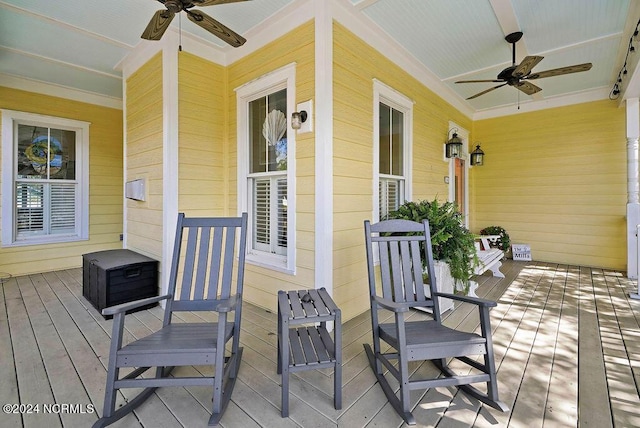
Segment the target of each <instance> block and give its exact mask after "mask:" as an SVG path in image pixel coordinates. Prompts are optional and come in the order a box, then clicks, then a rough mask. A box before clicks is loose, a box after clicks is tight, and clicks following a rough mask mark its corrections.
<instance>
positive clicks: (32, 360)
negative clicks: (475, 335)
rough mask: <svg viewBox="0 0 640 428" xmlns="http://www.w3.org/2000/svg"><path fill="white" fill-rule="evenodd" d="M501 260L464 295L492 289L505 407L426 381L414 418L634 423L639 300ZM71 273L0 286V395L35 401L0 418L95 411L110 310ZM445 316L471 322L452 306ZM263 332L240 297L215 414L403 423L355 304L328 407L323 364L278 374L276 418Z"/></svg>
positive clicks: (144, 419)
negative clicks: (339, 388) (336, 393)
mask: <svg viewBox="0 0 640 428" xmlns="http://www.w3.org/2000/svg"><path fill="white" fill-rule="evenodd" d="M503 270H504V272H505V274H506V278H505V279H503V280H499V279H497V278H493V277H489V276H482V277H480V278H479V282H480V287H479V289H478V295H479V296H481V297H487V298H490V299H494V300H498V301H499V305H498V307H497V308H494V309H493V310H492V312H491V318H492V327H493V328H494V343H495V351H496V358H497V364H498V367H499V369H498V379H499V387H500V395H501V399H502V400H503V401H505V402H506V403H507V404H508V405H509V407H510V408H511V411H510V412H508V413H499V412H496V411H494V410H493V409H489V408H487V407H485V406H481V405H480V404H479V403H478V402H477V401H475V400H473V399H470V398H469V397H467V396H465V395H464V394H463V393H459V392H457V390H456V389H455V388H439V389H437V390H429V391H428V392H426V393H418V392H416V395H415V396H414V397H413V398H414V400H415V404H416V407H415V410H414V414H415V416H416V419H417V421H418V426H438V427H467V426H469V427H471V426H478V427H487V426H492V427H508V426H509V427H511V426H512V427H521V426H527V427H538V426H547V427H573V426H589V427H598V428H603V427H610V426H615V427H638V426H640V398H639V394H638V385H639V384H640V328H639V322H640V302H638V301H634V300H629V298H628V292H629V291H633V290H634V289H635V283H634V282H631V281H629V280H627V279H626V278H625V277H624V275H622V274H620V273H618V272H608V271H603V270H601V269H591V268H584V267H576V266H564V265H552V264H542V263H526V262H512V261H509V262H508V263H505V265H504V269H503ZM485 275H486V274H485ZM81 284H82V273H81V270H80V269H74V270H67V271H57V272H49V273H44V274H38V275H29V276H22V277H18V278H12V279H11V280H9V281H8V282H6V283H5V284H3V285H2V287H1V290H0V402H1V403H2V404H7V403H15V404H18V403H20V404H22V405H24V406H23V407H24V408H23V410H25V411H28V410H32V411H33V412H35V411H36V410H37V411H38V412H39V413H30V414H22V415H20V414H11V413H9V414H7V413H6V411H5V412H3V413H2V414H0V427H12V428H13V427H19V426H24V427H44V426H46V427H56V426H64V427H88V426H90V425H91V424H92V423H93V422H94V421H95V420H96V418H97V413H101V412H102V400H103V389H104V382H105V376H106V371H105V366H106V363H107V358H108V345H109V336H110V334H111V321H105V320H103V319H102V317H101V316H100V315H99V314H98V312H97V311H96V310H95V309H93V307H91V305H90V304H88V303H87V301H86V300H84V298H83V297H82V290H81ZM363 293H364V290H363ZM274 299H275V296H274ZM160 316H161V309H160V308H154V309H151V310H147V311H143V312H138V313H135V314H130V315H127V321H126V329H127V331H128V335H129V336H128V337H126V338H125V341H126V340H129V339H130V338H131V337H138V336H141V335H144V334H147V333H148V332H149V331H150V330H152V329H155V328H157V327H158V326H159V325H160ZM414 316H416V317H420V316H424V315H422V314H420V313H417V312H416V313H415V314H414ZM446 322H447V323H448V324H451V325H461V326H462V327H464V328H466V329H468V330H473V329H475V328H476V327H477V319H475V318H474V316H472V315H470V312H469V311H468V310H467V308H465V307H456V309H455V310H454V311H452V312H451V313H449V314H448V316H447V320H446ZM275 332H276V317H275V315H274V314H273V313H270V312H267V311H265V310H263V309H260V308H258V307H256V306H253V305H248V304H246V305H245V307H244V312H243V332H242V336H241V341H242V344H243V346H244V355H243V361H242V364H241V368H240V375H239V380H238V382H237V383H236V388H235V390H234V393H233V397H232V402H231V403H230V405H229V408H228V409H227V412H226V413H225V415H224V417H223V418H222V422H221V426H223V427H225V428H226V427H242V428H247V427H260V426H261V427H278V428H284V427H336V426H340V427H348V428H356V427H364V426H368V427H374V426H377V427H385V428H386V427H399V426H402V425H403V424H402V420H401V419H400V418H399V417H398V416H397V415H396V414H395V413H394V411H393V410H392V408H391V406H389V404H388V403H387V401H386V399H385V397H384V394H383V392H382V389H381V388H380V386H379V385H378V384H377V383H376V381H375V377H374V375H373V374H372V372H371V370H370V368H369V366H368V363H367V359H366V356H365V354H364V352H363V347H362V344H363V343H365V342H370V341H371V333H370V321H369V314H368V313H365V314H362V315H361V316H359V317H357V318H355V319H352V320H350V321H349V322H347V323H345V324H344V325H343V350H344V353H343V355H344V356H343V358H344V360H343V367H344V369H343V409H342V410H340V411H337V410H335V409H333V399H332V394H333V385H332V378H331V372H329V371H308V372H302V373H296V374H293V375H292V378H291V398H290V417H289V418H285V419H283V418H281V417H280V386H279V385H280V378H279V376H278V375H277V374H276V335H275ZM190 370H192V371H195V370H196V369H195V368H194V369H190ZM416 370H420V371H428V370H433V368H432V367H431V366H430V365H428V364H425V365H423V366H420V367H417V366H416ZM120 400H123V398H122V397H120ZM210 402H211V393H210V391H209V390H208V389H207V388H203V387H193V388H161V389H159V390H158V391H157V393H156V395H154V396H152V397H151V398H150V399H149V400H148V401H147V402H145V403H144V404H143V405H142V406H141V407H139V409H138V410H136V411H135V413H134V414H130V415H128V416H127V417H126V418H124V419H123V420H121V421H119V422H118V423H116V424H114V425H113V426H116V427H140V426H145V427H154V428H155V427H188V428H191V427H201V426H202V427H204V426H206V421H207V420H208V417H209V410H208V408H209V405H210ZM53 404H55V406H51V405H53ZM36 405H38V406H39V408H38V409H36V407H35V406H36ZM45 405H46V406H45ZM14 407H15V406H14ZM92 407H93V408H95V411H92ZM3 410H5V409H3Z"/></svg>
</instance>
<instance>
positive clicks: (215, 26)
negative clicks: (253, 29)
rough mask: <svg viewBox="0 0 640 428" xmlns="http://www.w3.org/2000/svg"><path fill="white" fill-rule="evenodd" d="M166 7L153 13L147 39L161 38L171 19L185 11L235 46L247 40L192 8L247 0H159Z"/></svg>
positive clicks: (146, 29)
mask: <svg viewBox="0 0 640 428" xmlns="http://www.w3.org/2000/svg"><path fill="white" fill-rule="evenodd" d="M158 1H159V2H160V3H162V4H163V5H164V6H165V8H166V9H161V10H159V11H157V12H156V13H155V15H153V17H152V18H151V21H149V24H148V25H147V28H145V30H144V32H143V33H142V36H141V37H142V38H143V39H147V40H160V39H161V38H162V35H163V34H164V32H165V31H166V30H167V28H169V24H171V20H172V19H173V17H174V16H175V14H176V13H178V12H182V11H184V12H185V13H186V14H187V17H188V18H189V20H190V21H191V22H193V23H195V24H197V25H199V26H200V27H202V28H204V29H205V30H207V31H208V32H210V33H211V34H213V35H214V36H217V37H219V38H221V39H222V40H224V41H225V42H227V43H229V44H230V45H231V46H233V47H234V48H237V47H238V46H242V45H243V44H244V42H246V41H247V40H246V39H245V38H244V37H242V36H241V35H239V34H237V33H236V32H234V31H233V30H231V29H229V28H227V27H225V26H224V25H222V24H221V23H220V22H218V21H216V20H215V19H213V18H212V17H210V16H209V15H207V14H206V13H204V12H200V11H199V10H197V9H195V10H191V9H192V8H193V7H195V6H215V5H217V4H224V3H235V2H239V1H247V0H158Z"/></svg>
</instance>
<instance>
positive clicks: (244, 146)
mask: <svg viewBox="0 0 640 428" xmlns="http://www.w3.org/2000/svg"><path fill="white" fill-rule="evenodd" d="M285 88H286V90H287V113H288V114H289V115H290V114H291V113H292V112H294V111H296V101H295V100H296V63H291V64H287V65H285V66H284V67H281V68H279V69H277V70H274V71H272V72H270V73H268V74H266V75H264V76H262V77H259V78H258V79H255V80H252V81H251V82H248V83H246V84H244V85H242V86H240V87H238V88H236V89H235V91H236V98H237V103H236V104H237V107H236V108H237V111H236V117H237V121H238V125H237V135H238V141H237V151H238V213H242V212H249V213H250V211H249V210H250V208H251V205H250V201H249V196H250V195H251V190H250V189H249V182H248V180H247V176H248V175H249V163H250V159H249V134H248V131H249V124H248V122H247V118H248V117H249V114H248V111H249V102H250V101H253V100H255V99H256V98H259V97H261V96H265V95H268V94H270V93H272V92H274V91H276V90H280V89H285ZM287 126H288V127H287V159H288V161H287V204H288V209H289V212H288V215H287V255H286V256H279V255H273V254H266V253H264V252H259V251H252V250H251V248H249V250H248V251H247V257H246V260H247V262H248V263H251V264H255V265H258V266H263V267H266V268H269V269H274V270H277V271H281V272H284V273H288V274H295V266H296V259H295V256H296V251H295V250H296V232H295V231H296V215H295V214H296V197H295V196H296V182H295V177H296V170H295V165H296V162H295V160H296V131H295V130H294V129H293V128H291V121H290V118H289V117H288V118H287ZM249 217H250V218H251V216H249ZM249 221H251V219H250V220H249ZM251 234H252V228H251V227H249V236H248V237H247V239H248V242H252V236H251Z"/></svg>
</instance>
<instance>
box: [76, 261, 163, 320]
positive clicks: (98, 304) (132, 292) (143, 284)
mask: <svg viewBox="0 0 640 428" xmlns="http://www.w3.org/2000/svg"><path fill="white" fill-rule="evenodd" d="M157 293H158V261H157V260H154V259H152V258H149V257H147V256H143V255H142V254H138V253H136V252H133V251H131V250H107V251H97V252H95V253H88V254H84V255H83V256H82V295H83V296H84V297H85V298H86V299H87V300H88V301H89V302H91V304H92V305H93V306H94V307H95V308H96V309H97V310H98V311H102V309H104V308H106V307H109V306H114V305H118V304H120V303H127V302H131V301H134V300H138V299H144V298H147V297H153V296H156V295H157ZM155 305H156V304H155V303H154V304H152V305H147V306H143V307H140V308H137V309H135V310H133V311H130V312H135V311H139V310H142V309H148V308H150V307H153V306H155ZM127 313H129V312H127ZM105 318H111V317H110V316H109V317H105Z"/></svg>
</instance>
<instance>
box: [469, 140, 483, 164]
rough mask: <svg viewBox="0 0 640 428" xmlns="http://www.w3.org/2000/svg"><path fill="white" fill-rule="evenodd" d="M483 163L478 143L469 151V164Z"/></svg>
mask: <svg viewBox="0 0 640 428" xmlns="http://www.w3.org/2000/svg"><path fill="white" fill-rule="evenodd" d="M483 163H484V152H483V151H482V149H480V144H478V145H477V146H476V149H475V150H474V151H472V152H471V165H478V166H482V164H483Z"/></svg>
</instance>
